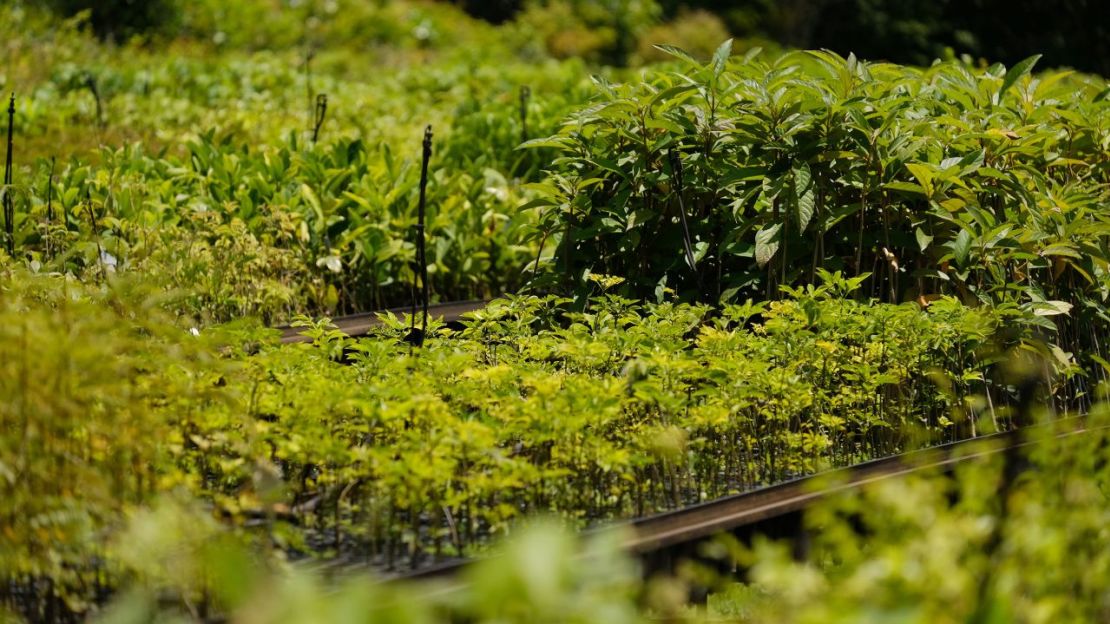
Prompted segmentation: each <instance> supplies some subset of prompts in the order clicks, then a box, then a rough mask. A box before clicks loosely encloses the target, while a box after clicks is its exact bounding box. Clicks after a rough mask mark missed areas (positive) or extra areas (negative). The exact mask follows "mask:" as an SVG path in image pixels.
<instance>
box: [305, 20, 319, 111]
mask: <svg viewBox="0 0 1110 624" xmlns="http://www.w3.org/2000/svg"><path fill="white" fill-rule="evenodd" d="M315 56H316V50H314V49H313V48H312V44H311V43H310V42H309V40H308V35H307V34H306V35H305V50H304V90H305V99H306V100H308V122H309V123H310V124H311V123H312V115H313V113H314V112H315V108H314V102H313V90H312V59H313V58H314V57H315Z"/></svg>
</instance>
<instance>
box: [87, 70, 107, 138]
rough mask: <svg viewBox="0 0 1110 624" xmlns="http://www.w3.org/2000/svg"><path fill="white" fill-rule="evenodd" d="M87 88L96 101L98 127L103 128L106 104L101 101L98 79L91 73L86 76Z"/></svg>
mask: <svg viewBox="0 0 1110 624" xmlns="http://www.w3.org/2000/svg"><path fill="white" fill-rule="evenodd" d="M85 87H86V88H88V90H89V91H90V92H91V93H92V96H93V99H94V100H96V127H98V128H103V127H104V126H105V123H104V104H103V102H102V101H101V99H100V87H99V86H98V85H97V84H96V78H95V77H93V75H92V74H91V73H86V74H85Z"/></svg>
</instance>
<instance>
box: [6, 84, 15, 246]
mask: <svg viewBox="0 0 1110 624" xmlns="http://www.w3.org/2000/svg"><path fill="white" fill-rule="evenodd" d="M14 131H15V93H12V99H11V102H10V103H9V104H8V156H7V159H6V160H5V162H4V239H5V243H6V244H7V248H8V255H9V256H12V255H15V204H14V203H13V202H12V133H13V132H14Z"/></svg>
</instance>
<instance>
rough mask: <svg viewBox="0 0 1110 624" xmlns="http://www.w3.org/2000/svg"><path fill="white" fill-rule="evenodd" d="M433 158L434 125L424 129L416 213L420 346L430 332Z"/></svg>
mask: <svg viewBox="0 0 1110 624" xmlns="http://www.w3.org/2000/svg"><path fill="white" fill-rule="evenodd" d="M431 159H432V127H431V126H430V125H429V126H428V127H427V128H425V129H424V159H423V163H422V164H421V166H420V206H419V208H418V210H417V215H416V233H417V237H416V252H417V256H418V257H419V259H420V286H421V288H423V291H424V293H423V294H424V296H423V304H424V314H423V320H422V321H421V323H420V336H419V341H418V342H417V345H418V346H423V344H424V336H425V335H426V334H427V332H428V259H427V256H426V254H425V251H424V214H425V206H426V204H427V196H428V194H427V189H428V162H429V161H430V160H431Z"/></svg>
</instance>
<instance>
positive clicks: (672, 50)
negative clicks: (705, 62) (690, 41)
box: [652, 44, 701, 65]
mask: <svg viewBox="0 0 1110 624" xmlns="http://www.w3.org/2000/svg"><path fill="white" fill-rule="evenodd" d="M652 47H653V48H656V49H657V50H662V51H663V52H666V53H667V54H670V55H671V56H673V57H675V58H680V59H682V60H684V61H686V62H687V63H690V64H691V65H700V64H701V63H698V62H697V60H695V59H694V57H692V56H690V53H689V52H687V51H686V50H683V49H682V48H677V47H675V46H673V45H666V44H656V45H654V46H652Z"/></svg>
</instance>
